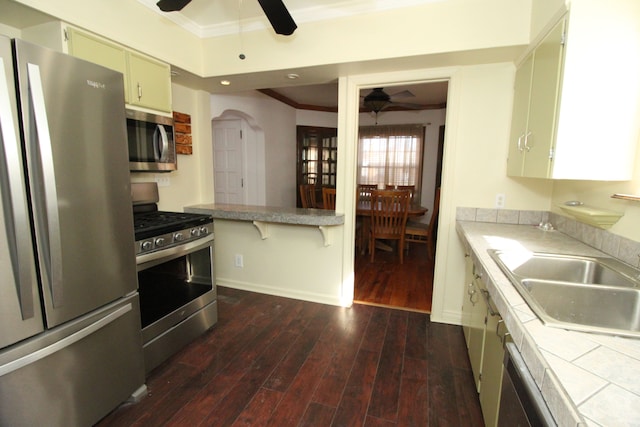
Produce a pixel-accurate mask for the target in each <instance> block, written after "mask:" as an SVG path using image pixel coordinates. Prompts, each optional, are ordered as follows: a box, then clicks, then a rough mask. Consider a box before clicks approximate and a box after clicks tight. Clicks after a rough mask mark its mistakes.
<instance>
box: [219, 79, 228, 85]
mask: <svg viewBox="0 0 640 427" xmlns="http://www.w3.org/2000/svg"><path fill="white" fill-rule="evenodd" d="M220 84H221V85H222V86H229V85H230V84H231V81H230V80H220Z"/></svg>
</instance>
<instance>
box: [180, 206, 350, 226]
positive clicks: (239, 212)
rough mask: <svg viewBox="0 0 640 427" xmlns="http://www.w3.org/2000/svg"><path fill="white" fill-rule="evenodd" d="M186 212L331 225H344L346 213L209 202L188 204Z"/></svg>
mask: <svg viewBox="0 0 640 427" xmlns="http://www.w3.org/2000/svg"><path fill="white" fill-rule="evenodd" d="M184 211H185V212H193V213H203V214H208V215H211V216H213V219H227V220H236V221H260V222H265V223H274V224H291V225H315V226H331V225H343V224H344V214H336V213H335V211H333V210H326V209H301V208H284V207H273V206H251V205H228V204H218V203H207V204H200V205H192V206H186V207H185V208H184Z"/></svg>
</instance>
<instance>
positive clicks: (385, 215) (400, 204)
mask: <svg viewBox="0 0 640 427" xmlns="http://www.w3.org/2000/svg"><path fill="white" fill-rule="evenodd" d="M410 200H411V192H410V191H407V190H401V191H398V190H374V191H372V192H371V225H370V227H369V233H370V234H369V236H370V240H369V254H371V262H373V260H374V257H375V252H376V240H377V239H384V240H397V241H398V255H399V256H400V264H402V263H403V261H404V257H403V253H404V239H405V227H406V224H407V212H408V210H409V203H410Z"/></svg>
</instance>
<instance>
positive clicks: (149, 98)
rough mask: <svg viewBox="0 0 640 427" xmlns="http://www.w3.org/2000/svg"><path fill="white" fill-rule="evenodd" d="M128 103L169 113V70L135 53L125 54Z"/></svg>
mask: <svg viewBox="0 0 640 427" xmlns="http://www.w3.org/2000/svg"><path fill="white" fill-rule="evenodd" d="M127 61H128V62H127V65H128V78H127V80H128V83H129V94H130V95H129V103H130V104H133V105H137V106H140V107H145V108H151V109H154V110H160V111H167V112H171V69H170V67H169V65H168V64H165V63H163V62H160V61H156V60H155V59H153V58H150V57H148V56H145V55H142V54H140V53H137V52H131V51H129V52H127Z"/></svg>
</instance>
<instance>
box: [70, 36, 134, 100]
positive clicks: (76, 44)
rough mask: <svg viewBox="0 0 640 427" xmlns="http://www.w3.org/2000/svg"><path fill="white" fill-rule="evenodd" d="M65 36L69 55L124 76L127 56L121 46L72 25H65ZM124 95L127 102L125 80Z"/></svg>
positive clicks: (127, 93) (127, 94) (127, 90)
mask: <svg viewBox="0 0 640 427" xmlns="http://www.w3.org/2000/svg"><path fill="white" fill-rule="evenodd" d="M67 37H68V41H67V49H68V53H69V55H73V56H75V57H76V58H81V59H84V60H86V61H89V62H93V63H94V64H98V65H102V66H103V67H107V68H111V69H112V70H115V71H118V72H120V73H122V74H123V75H125V76H126V74H127V56H126V52H125V50H124V48H123V47H122V46H119V45H117V44H115V43H111V42H110V41H108V40H105V39H103V38H100V37H96V36H94V35H92V34H89V33H86V32H84V31H80V30H78V29H76V28H73V27H67ZM124 97H125V102H129V98H130V95H129V88H128V85H127V82H126V81H125V86H124Z"/></svg>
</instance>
